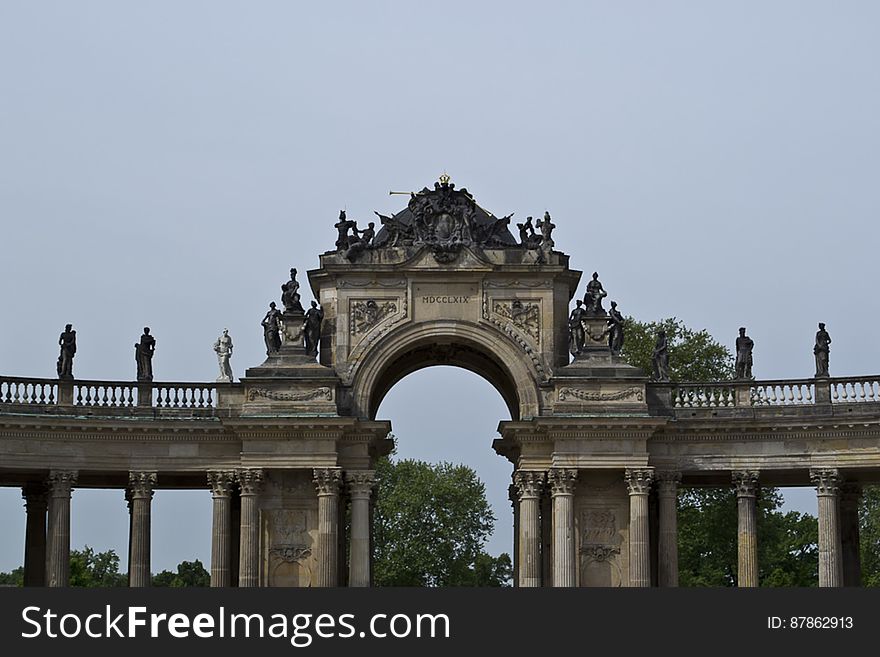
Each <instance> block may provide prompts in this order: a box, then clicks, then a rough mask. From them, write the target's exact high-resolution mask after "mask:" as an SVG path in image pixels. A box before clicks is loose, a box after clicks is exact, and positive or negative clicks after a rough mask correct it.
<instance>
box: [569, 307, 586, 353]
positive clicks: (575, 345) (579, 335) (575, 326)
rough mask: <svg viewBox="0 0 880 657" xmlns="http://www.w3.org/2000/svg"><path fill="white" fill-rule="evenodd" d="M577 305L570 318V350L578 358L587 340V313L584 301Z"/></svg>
mask: <svg viewBox="0 0 880 657" xmlns="http://www.w3.org/2000/svg"><path fill="white" fill-rule="evenodd" d="M575 303H576V304H577V305H576V306H575V309H574V310H572V311H571V315H569V316H568V334H569V343H568V350H569V351H570V352H571V354H572V355H573V356H578V355H580V354H581V352H583V350H584V342H585V340H586V336H585V334H584V323H583V319H584V315H586V314H587V313H586V311H584V309H583V305H584V302H583V301H581V300H580V299H578V300H577V301H576V302H575Z"/></svg>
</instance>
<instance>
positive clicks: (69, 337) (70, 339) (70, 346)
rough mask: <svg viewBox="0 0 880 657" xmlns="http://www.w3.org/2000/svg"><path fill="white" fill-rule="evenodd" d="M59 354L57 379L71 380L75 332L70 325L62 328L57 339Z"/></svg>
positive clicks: (74, 352) (74, 351)
mask: <svg viewBox="0 0 880 657" xmlns="http://www.w3.org/2000/svg"><path fill="white" fill-rule="evenodd" d="M58 344H59V346H60V347H61V353H60V354H59V356H58V367H57V369H58V378H59V379H72V378H73V357H74V355H75V354H76V331H74V330H73V325H72V324H66V325H65V326H64V332H63V333H62V334H61V336H60V337H59V338H58Z"/></svg>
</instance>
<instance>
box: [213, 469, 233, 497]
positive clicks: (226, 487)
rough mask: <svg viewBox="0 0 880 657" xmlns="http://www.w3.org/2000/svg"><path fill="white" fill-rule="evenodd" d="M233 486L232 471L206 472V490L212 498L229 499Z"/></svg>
mask: <svg viewBox="0 0 880 657" xmlns="http://www.w3.org/2000/svg"><path fill="white" fill-rule="evenodd" d="M234 484H235V472H234V471H233V470H208V488H210V489H211V493H212V494H213V496H214V497H229V496H230V495H231V494H232V486H233V485H234Z"/></svg>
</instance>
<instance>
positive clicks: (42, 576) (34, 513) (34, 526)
mask: <svg viewBox="0 0 880 657" xmlns="http://www.w3.org/2000/svg"><path fill="white" fill-rule="evenodd" d="M21 496H22V498H23V499H24V508H25V509H26V510H27V525H26V526H25V538H24V585H25V586H45V585H46V508H47V504H48V497H47V490H46V485H45V484H43V483H31V484H27V485H26V486H24V487H23V488H22V490H21Z"/></svg>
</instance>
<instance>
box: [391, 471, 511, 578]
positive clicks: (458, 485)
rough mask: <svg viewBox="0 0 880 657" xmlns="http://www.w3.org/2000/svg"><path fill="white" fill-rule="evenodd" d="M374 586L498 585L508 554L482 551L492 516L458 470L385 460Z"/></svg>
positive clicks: (507, 570)
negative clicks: (491, 553) (496, 555)
mask: <svg viewBox="0 0 880 657" xmlns="http://www.w3.org/2000/svg"><path fill="white" fill-rule="evenodd" d="M376 477H377V481H378V493H377V496H376V506H375V516H374V532H375V535H374V556H375V569H374V579H375V583H376V585H377V586H504V585H507V583H508V581H509V579H510V576H511V566H510V556H509V555H507V554H501V555H500V556H498V557H492V556H491V555H489V554H487V553H486V552H485V551H484V549H483V548H484V546H485V544H486V540H487V539H488V538H489V536H490V535H491V534H492V530H493V528H494V526H495V517H494V515H493V513H492V509H491V507H490V506H489V503H488V501H487V500H486V489H485V486H484V485H483V482H482V481H480V479H479V477H477V474H476V472H474V470H472V469H471V468H469V467H467V466H464V465H453V464H451V463H439V464H436V465H434V464H430V463H425V462H424V461H414V460H410V459H405V460H401V461H393V460H391V459H390V458H383V459H381V460H380V461H379V463H378V464H377V468H376Z"/></svg>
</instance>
